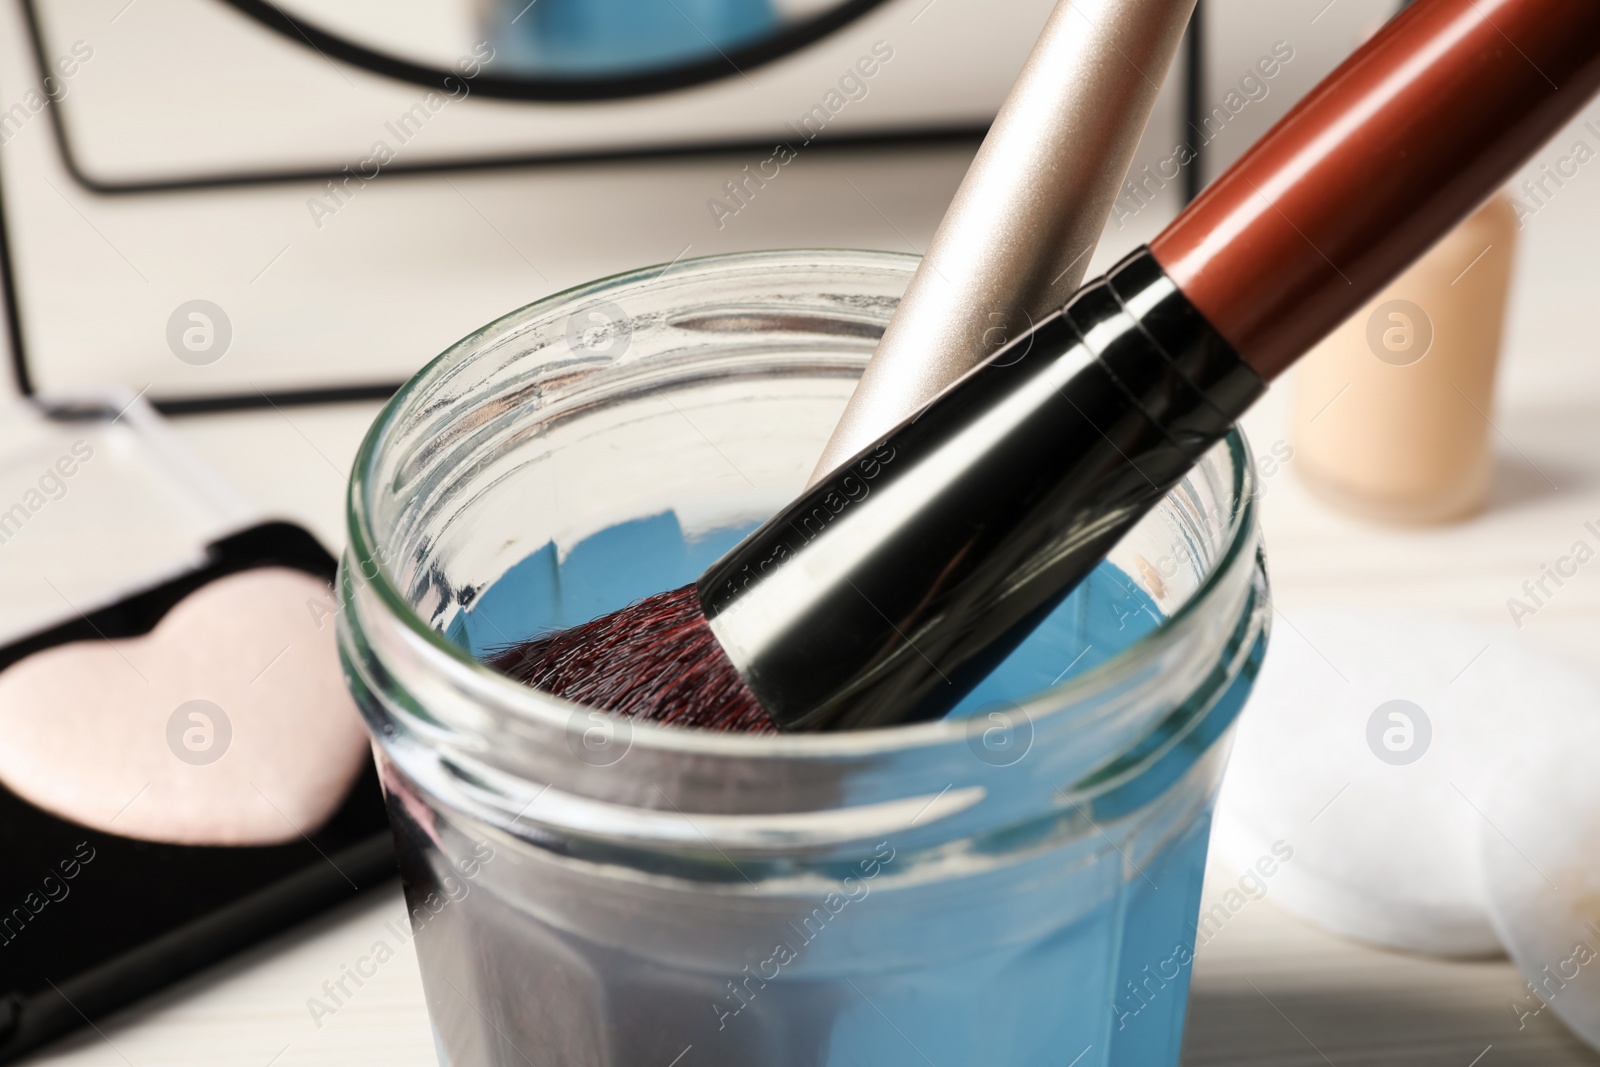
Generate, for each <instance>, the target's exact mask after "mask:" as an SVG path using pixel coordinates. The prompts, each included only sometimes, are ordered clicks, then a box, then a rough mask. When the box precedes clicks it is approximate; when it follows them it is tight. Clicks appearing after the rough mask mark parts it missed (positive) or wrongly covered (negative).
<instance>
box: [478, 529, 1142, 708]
mask: <svg viewBox="0 0 1600 1067" xmlns="http://www.w3.org/2000/svg"><path fill="white" fill-rule="evenodd" d="M755 527H756V524H755V523H750V524H748V525H744V526H737V527H725V528H721V529H716V530H712V531H710V532H708V533H704V534H700V535H698V536H696V537H693V538H690V537H687V536H685V535H684V532H683V528H682V526H681V525H679V523H678V517H677V515H675V514H673V513H672V512H670V511H669V512H664V513H662V514H660V515H652V516H650V517H649V518H645V519H635V520H633V521H631V522H625V523H620V524H619V525H616V526H613V527H611V528H609V529H606V530H601V531H600V532H599V533H596V534H592V535H590V536H589V537H586V538H584V539H583V540H582V541H580V542H578V544H577V545H575V546H573V548H572V551H570V552H569V553H567V558H566V559H564V560H563V559H561V558H560V554H559V552H558V551H557V549H556V546H555V545H554V544H546V545H545V546H544V547H543V548H541V549H539V550H538V551H537V552H534V553H533V554H531V555H529V556H528V557H526V558H525V559H523V560H522V561H521V562H519V563H517V564H516V565H515V566H513V567H512V568H511V569H510V570H508V571H506V573H505V574H503V575H502V576H501V577H500V578H499V579H498V580H496V581H495V582H494V583H493V584H492V585H490V586H489V587H488V588H487V589H486V590H484V592H483V593H482V594H481V595H480V596H479V597H478V598H477V600H475V601H474V602H473V604H472V608H471V610H469V611H465V612H462V613H461V614H460V615H458V616H457V617H456V619H455V622H454V623H453V624H452V625H451V627H450V629H449V630H448V632H447V634H446V636H448V637H449V638H450V639H451V640H453V641H455V642H456V643H457V644H459V645H461V646H462V647H464V648H465V649H467V651H469V652H470V653H472V655H473V656H474V657H475V658H479V659H482V658H483V657H484V656H486V655H488V654H489V653H490V652H493V651H495V650H497V649H499V648H503V647H505V646H506V645H511V644H515V643H517V642H519V641H523V640H526V639H527V638H530V637H534V636H537V635H539V634H542V633H548V632H550V631H553V630H563V629H566V628H567V627H569V626H576V625H577V624H579V623H581V622H587V621H588V620H590V619H592V618H595V617H596V616H599V615H604V614H606V613H608V612H612V611H616V610H618V609H619V608H624V607H626V606H627V605H629V604H631V603H633V602H634V601H636V600H639V599H641V598H643V597H647V596H651V595H652V594H655V593H660V592H664V591H665V590H668V589H676V588H678V587H679V586H683V585H688V584H689V583H690V582H693V581H694V580H695V579H696V578H698V577H699V576H700V574H701V573H702V572H703V571H704V570H705V569H706V568H707V567H709V566H711V564H712V563H714V562H716V560H718V559H719V558H721V557H722V555H723V554H724V553H726V552H727V551H728V550H729V549H731V548H732V547H733V546H734V545H736V544H738V543H739V541H740V540H742V539H743V538H744V536H745V535H746V534H748V533H749V532H750V531H751V530H753V529H755ZM1162 618H1163V616H1162V614H1161V612H1160V610H1159V609H1158V608H1157V607H1156V604H1155V601H1153V600H1151V599H1150V597H1149V596H1148V595H1147V594H1146V593H1145V592H1144V591H1143V590H1142V589H1140V588H1139V587H1138V586H1137V585H1135V584H1134V583H1133V582H1131V581H1129V579H1128V576H1127V575H1126V574H1124V573H1123V572H1122V571H1121V570H1119V569H1117V568H1116V567H1113V566H1112V565H1111V564H1109V563H1102V564H1101V565H1100V566H1099V567H1098V568H1096V569H1095V570H1094V572H1093V573H1091V574H1090V575H1089V578H1088V580H1087V581H1085V582H1083V583H1082V584H1081V585H1080V586H1079V587H1078V588H1077V589H1076V590H1074V591H1073V593H1072V595H1070V596H1069V597H1067V599H1066V600H1065V601H1063V602H1062V603H1061V605H1060V606H1059V607H1057V608H1056V610H1055V611H1054V612H1052V613H1051V614H1050V616H1049V617H1048V618H1047V619H1045V621H1044V622H1043V623H1042V624H1041V625H1040V626H1039V628H1038V629H1037V630H1035V631H1034V632H1033V634H1032V635H1030V636H1029V637H1028V639H1027V640H1026V641H1024V642H1023V643H1022V644H1021V645H1019V646H1018V647H1017V649H1016V650H1015V651H1014V652H1012V653H1011V655H1010V656H1009V657H1007V659H1006V660H1005V662H1003V663H1002V664H1001V665H1000V666H999V667H997V668H995V670H994V671H993V672H992V673H991V674H990V675H989V676H988V677H987V678H985V679H984V680H983V681H982V682H981V683H979V684H978V686H977V687H976V688H975V689H973V690H972V692H970V693H968V694H967V696H966V699H964V700H963V701H962V702H961V703H960V704H959V705H957V707H956V709H955V711H953V712H952V713H951V714H952V715H955V716H966V715H971V714H972V713H974V712H976V711H978V710H979V709H980V708H987V707H992V706H994V705H995V704H997V703H1000V702H1008V701H1020V700H1022V699H1023V698H1024V697H1028V696H1031V695H1033V694H1034V693H1037V692H1039V691H1040V690H1042V689H1048V688H1050V686H1052V685H1056V684H1058V683H1060V682H1061V681H1064V680H1065V679H1067V678H1070V677H1072V676H1073V675H1076V674H1081V673H1082V672H1084V671H1087V670H1089V669H1090V668H1092V667H1094V666H1096V665H1098V664H1100V663H1104V662H1105V661H1106V660H1108V659H1110V658H1111V657H1113V656H1115V655H1116V654H1117V653H1118V652H1121V651H1122V650H1123V649H1125V648H1127V647H1128V646H1129V645H1131V644H1133V643H1134V642H1135V641H1137V640H1138V639H1139V638H1141V637H1143V636H1144V635H1145V634H1148V633H1150V632H1151V631H1152V630H1154V629H1155V628H1156V627H1157V626H1159V625H1160V624H1161V621H1162Z"/></svg>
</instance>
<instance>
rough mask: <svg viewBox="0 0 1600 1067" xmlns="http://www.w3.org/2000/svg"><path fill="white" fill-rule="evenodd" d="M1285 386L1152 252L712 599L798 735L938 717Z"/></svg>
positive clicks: (732, 655)
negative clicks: (1228, 335) (1223, 332)
mask: <svg viewBox="0 0 1600 1067" xmlns="http://www.w3.org/2000/svg"><path fill="white" fill-rule="evenodd" d="M1263 388H1264V386H1263V385H1262V382H1261V380H1260V378H1258V377H1257V376H1256V375H1255V373H1254V372H1253V371H1251V370H1250V369H1249V367H1247V366H1245V365H1244V364H1243V363H1242V362H1240V360H1239V359H1238V357H1237V356H1235V355H1234V353H1233V350H1232V349H1231V348H1229V347H1228V345H1227V343H1226V342H1224V341H1223V340H1222V338H1221V337H1220V336H1219V335H1218V334H1217V333H1216V332H1215V331H1214V330H1212V329H1211V327H1210V326H1209V325H1208V324H1207V323H1206V321H1205V320H1204V319H1203V318H1202V317H1201V316H1200V315H1199V314H1198V313H1196V312H1195V310H1194V308H1193V307H1192V306H1191V305H1190V304H1189V302H1188V300H1187V298H1185V297H1184V295H1183V294H1182V293H1181V292H1179V291H1178V289H1177V287H1176V286H1175V285H1173V284H1172V281H1171V280H1170V279H1169V278H1168V277H1167V276H1166V274H1165V273H1164V272H1163V271H1162V270H1161V268H1160V266H1159V265H1157V264H1156V262H1155V260H1154V259H1153V258H1152V257H1151V256H1150V254H1149V252H1148V251H1147V250H1141V251H1140V252H1138V253H1136V254H1135V255H1134V256H1132V257H1130V258H1129V259H1128V260H1125V261H1124V262H1123V263H1122V265H1120V266H1119V267H1118V268H1117V269H1116V270H1115V271H1113V272H1112V273H1111V274H1110V275H1109V276H1108V277H1106V278H1103V279H1101V280H1100V281H1098V282H1095V283H1094V284H1092V285H1090V286H1088V287H1087V288H1085V289H1084V290H1083V291H1082V292H1081V293H1079V294H1078V296H1077V297H1075V298H1074V299H1073V301H1072V303H1071V304H1069V305H1068V306H1067V307H1066V308H1065V309H1064V310H1061V311H1058V312H1057V313H1056V314H1055V315H1053V316H1051V317H1049V318H1047V319H1046V320H1045V321H1043V322H1042V323H1040V325H1039V327H1038V328H1037V329H1036V330H1035V331H1034V332H1033V333H1031V334H1029V335H1027V336H1025V337H1022V338H1019V339H1018V340H1017V341H1016V342H1015V343H1014V344H1013V346H1012V348H1010V349H1007V350H1004V351H1002V352H1001V353H1000V354H999V355H998V356H996V357H995V358H994V359H993V360H992V361H990V362H989V363H986V364H984V365H983V366H981V367H979V368H977V369H976V370H974V371H972V372H971V373H970V374H968V375H967V376H966V377H965V378H964V379H963V380H962V381H961V384H960V386H959V387H958V388H953V389H950V390H948V391H947V392H945V393H943V394H942V395H941V396H940V397H939V398H938V399H936V400H935V401H934V402H933V403H932V404H931V405H929V406H928V407H927V408H925V409H924V410H923V411H922V412H921V413H920V414H918V415H917V416H916V417H915V418H914V419H912V420H910V421H908V422H905V423H903V424H902V425H900V426H899V427H898V428H897V429H896V430H894V432H893V433H891V434H889V435H888V437H886V438H883V439H882V440H881V441H880V442H879V443H878V444H876V445H874V446H870V447H869V448H867V449H866V450H865V451H863V452H861V453H859V454H858V455H856V456H855V457H854V458H853V459H851V461H850V462H848V463H847V464H846V465H845V466H843V467H841V468H840V469H839V470H838V471H836V472H834V473H833V474H831V475H829V476H828V477H827V478H826V479H824V480H823V482H822V483H821V484H819V485H817V486H816V487H814V488H813V489H811V490H809V491H808V492H807V493H806V494H805V495H804V496H802V497H800V498H799V499H798V500H797V501H795V502H794V503H793V504H791V505H790V506H789V507H788V508H787V509H785V510H784V511H783V512H782V513H780V514H779V515H778V516H777V517H775V518H774V519H772V520H771V521H769V522H767V523H766V524H765V525H763V526H762V527H761V528H760V529H758V530H757V531H755V532H754V533H753V534H751V535H750V536H749V537H748V538H746V539H745V540H744V541H743V542H741V543H740V544H739V545H738V546H736V547H735V548H734V549H733V551H732V552H730V553H729V554H728V555H726V556H724V557H723V558H722V559H721V560H719V561H718V562H717V563H716V564H715V565H713V566H712V568H711V569H710V570H708V571H707V572H706V573H705V574H704V575H703V576H702V577H701V579H700V582H699V584H698V589H699V594H700V605H701V608H702V609H703V610H704V612H705V615H706V618H707V619H709V620H710V625H711V631H712V633H713V634H715V636H716V638H717V640H718V641H719V642H720V644H721V645H722V648H723V651H724V652H726V653H727V655H728V658H729V659H730V660H731V661H732V662H733V665H734V666H735V667H736V668H738V670H739V673H740V676H741V677H742V678H743V679H744V681H745V684H746V685H747V686H748V687H749V688H750V690H751V692H752V693H753V694H754V695H755V697H756V699H757V700H758V701H759V702H760V704H761V706H762V708H763V709H764V710H765V711H766V712H767V714H768V715H769V716H770V717H771V718H772V719H773V721H774V722H776V723H777V724H778V726H779V727H781V728H783V729H786V730H796V729H799V730H818V729H822V730H832V729H859V728H863V727H870V726H887V725H892V724H894V723H899V722H908V721H915V720H921V719H929V718H937V717H939V716H942V715H944V714H945V713H946V712H948V711H949V710H950V708H952V707H954V706H955V704H956V703H957V702H959V701H960V699H961V698H962V697H963V696H965V695H966V693H967V692H968V691H969V690H970V689H971V688H972V686H974V685H976V684H977V683H978V682H979V681H981V680H982V679H983V677H984V676H985V675H986V674H988V673H989V671H990V670H992V669H993V668H994V667H995V666H996V665H997V664H998V663H999V662H1000V661H1001V660H1002V659H1004V658H1005V656H1007V655H1008V654H1009V653H1010V652H1011V651H1012V649H1014V648H1015V647H1016V646H1017V645H1018V644H1019V643H1020V642H1021V641H1022V639H1023V638H1024V637H1026V636H1027V635H1028V633H1029V632H1031V631H1032V629H1033V627H1034V626H1035V625H1036V624H1037V623H1038V622H1039V621H1040V620H1041V619H1042V618H1043V617H1044V616H1045V615H1046V614H1048V613H1049V612H1050V611H1051V610H1052V609H1054V608H1055V606H1056V605H1057V604H1059V603H1060V602H1061V600H1062V599H1063V598H1064V597H1065V596H1066V595H1067V593H1068V592H1070V591H1071V590H1072V588H1073V587H1074V586H1076V585H1077V584H1078V582H1080V581H1081V580H1082V579H1083V578H1085V577H1086V576H1087V575H1088V574H1089V572H1090V571H1092V570H1093V569H1094V568H1095V567H1096V566H1097V565H1098V564H1099V563H1100V561H1101V559H1102V558H1104V556H1105V554H1106V553H1107V552H1108V551H1109V550H1110V549H1111V547H1112V546H1113V545H1115V544H1116V542H1117V541H1118V540H1119V539H1120V538H1121V537H1122V536H1123V534H1125V533H1126V532H1127V531H1128V530H1129V529H1130V528H1131V527H1132V526H1133V524H1134V523H1136V522H1137V521H1138V520H1139V519H1140V518H1141V517H1142V516H1143V515H1144V514H1145V513H1146V512H1147V511H1148V510H1149V509H1150V508H1152V507H1153V506H1155V505H1156V504H1157V503H1158V502H1159V501H1160V500H1161V499H1162V497H1163V496H1165V494H1166V493H1167V491H1168V490H1169V489H1171V488H1172V487H1173V486H1174V485H1176V484H1177V483H1178V481H1179V480H1180V479H1182V477H1183V476H1184V474H1185V473H1187V472H1188V470H1189V469H1190V468H1191V467H1192V466H1193V465H1194V464H1195V463H1196V462H1197V461H1198V460H1199V459H1200V458H1201V457H1202V456H1203V455H1204V454H1205V452H1206V450H1207V449H1209V448H1210V447H1211V446H1212V445H1213V444H1215V443H1216V442H1217V441H1218V440H1220V439H1221V438H1222V436H1223V435H1224V434H1226V433H1227V431H1228V428H1229V427H1230V426H1231V425H1232V424H1233V422H1234V420H1235V419H1236V418H1237V417H1238V416H1239V414H1240V413H1242V412H1243V411H1244V409H1245V408H1247V407H1248V406H1249V405H1250V403H1251V402H1253V401H1254V400H1255V398H1256V397H1257V396H1259V395H1260V393H1261V391H1262V389H1263Z"/></svg>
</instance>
